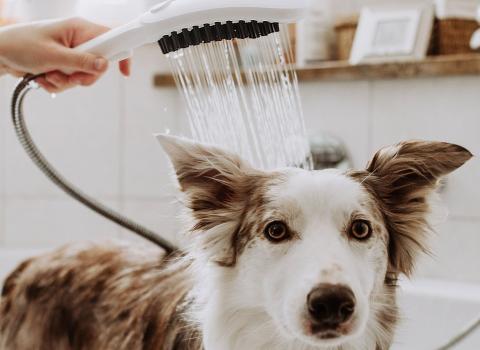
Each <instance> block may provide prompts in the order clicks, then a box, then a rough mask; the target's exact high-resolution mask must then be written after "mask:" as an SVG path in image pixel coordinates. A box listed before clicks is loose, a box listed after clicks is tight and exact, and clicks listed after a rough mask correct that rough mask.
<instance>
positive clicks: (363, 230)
mask: <svg viewBox="0 0 480 350" xmlns="http://www.w3.org/2000/svg"><path fill="white" fill-rule="evenodd" d="M371 235H372V228H371V226H370V223H369V222H368V221H365V220H355V221H354V222H353V223H352V226H351V227H350V236H352V237H353V238H355V239H358V240H360V241H364V240H367V239H369V238H370V236H371Z"/></svg>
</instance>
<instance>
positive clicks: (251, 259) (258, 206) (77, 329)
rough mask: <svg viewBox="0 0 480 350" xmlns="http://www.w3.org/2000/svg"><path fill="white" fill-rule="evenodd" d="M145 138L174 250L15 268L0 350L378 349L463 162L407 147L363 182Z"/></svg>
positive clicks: (426, 145) (0, 322)
mask: <svg viewBox="0 0 480 350" xmlns="http://www.w3.org/2000/svg"><path fill="white" fill-rule="evenodd" d="M159 140H160V142H161V144H162V145H163V147H164V149H165V151H166V152H167V154H168V155H169V157H170V158H171V161H172V163H173V166H174V169H175V172H176V175H177V178H178V183H179V185H180V189H181V192H182V198H183V202H184V205H185V211H186V218H187V225H188V237H189V242H190V244H189V247H188V248H186V249H185V250H184V251H183V252H178V253H174V254H172V255H170V256H165V255H164V254H162V253H161V252H160V251H158V250H156V249H151V248H147V249H140V248H134V247H131V246H127V245H108V244H104V245H88V246H70V247H65V248H63V249H60V250H58V251H56V252H54V253H51V254H49V255H46V256H41V257H37V258H33V259H30V260H28V261H25V262H24V263H22V264H21V265H20V266H19V267H18V268H17V269H16V270H15V271H14V272H13V273H12V274H11V275H10V277H8V279H7V280H6V281H5V283H4V286H3V291H2V296H1V300H0V349H2V350H119V349H125V350H142V349H143V350H147V349H151V350H153V349H155V350H173V349H175V350H187V349H188V350H202V349H204V350H246V349H252V350H257V349H268V350H272V349H276V350H287V349H292V350H293V349H295V350H310V349H312V350H313V349H330V350H333V349H335V350H354V349H357V350H384V349H388V348H389V347H390V345H391V343H392V339H393V335H394V330H395V325H396V323H397V319H398V310H397V306H396V296H395V295H396V281H397V277H398V276H399V275H400V274H404V275H406V276H409V275H411V273H412V271H413V269H414V265H415V261H416V258H417V256H418V254H419V253H420V252H425V251H427V238H428V235H429V232H430V224H429V217H430V212H431V210H430V209H431V206H430V197H431V195H432V194H433V193H434V190H435V187H436V186H437V184H438V182H439V180H440V178H441V177H443V176H445V175H447V174H449V173H450V172H452V171H454V170H455V169H457V168H459V167H460V166H462V165H463V164H464V163H465V162H466V161H467V160H469V159H470V158H471V157H472V154H471V153H470V152H469V151H467V150H466V149H465V148H463V147H460V146H457V145H453V144H449V143H442V142H423V141H410V142H404V143H400V144H397V145H395V146H392V147H387V148H385V149H382V150H380V151H379V152H378V153H377V154H376V155H375V156H374V157H373V159H372V160H371V162H370V163H369V164H368V166H367V168H366V169H365V170H360V171H349V172H346V173H342V172H339V171H336V170H325V171H306V170H301V169H291V168H286V169H280V170H276V171H261V170H257V169H254V168H252V167H251V166H250V165H249V164H247V163H246V162H245V161H243V160H241V159H240V158H239V157H237V156H235V155H233V154H230V153H228V152H225V151H222V150H220V149H218V148H215V147H210V146H206V145H201V144H196V143H192V142H190V141H187V140H185V139H180V138H176V137H171V136H159Z"/></svg>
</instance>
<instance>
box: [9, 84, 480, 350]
mask: <svg viewBox="0 0 480 350" xmlns="http://www.w3.org/2000/svg"><path fill="white" fill-rule="evenodd" d="M40 76H42V75H27V76H25V77H24V78H23V79H22V80H21V81H20V83H19V84H18V85H17V87H16V88H15V91H14V93H13V98H12V119H13V125H14V127H15V132H16V134H17V137H18V139H19V141H20V143H21V144H22V146H23V148H24V149H25V151H26V152H27V154H28V156H29V157H30V158H31V159H32V161H33V162H34V163H35V164H36V165H37V166H38V167H39V168H40V170H41V171H42V172H43V173H44V174H45V175H46V176H47V177H48V178H49V179H50V180H51V181H52V182H53V183H54V184H56V185H57V186H58V187H60V188H61V189H62V190H63V191H64V192H66V193H67V194H68V195H70V196H71V197H73V198H74V199H76V200H77V201H79V202H80V203H82V204H84V205H85V206H87V207H88V208H90V209H91V210H93V211H94V212H96V213H98V214H100V215H101V216H103V217H105V218H106V219H108V220H111V221H113V222H115V223H117V224H118V225H120V226H122V227H124V228H126V229H127V230H129V231H131V232H133V233H135V234H137V235H139V236H141V237H143V238H144V239H146V240H148V241H150V242H151V243H153V244H155V245H157V246H159V247H161V248H163V249H164V250H165V251H166V252H167V254H170V253H173V252H175V251H177V250H178V249H177V247H175V246H174V245H172V244H171V243H170V242H168V241H167V240H165V239H163V238H162V237H160V236H159V235H157V234H156V233H155V232H153V231H151V230H149V229H147V228H145V227H143V226H142V225H139V224H137V223H136V222H133V221H132V220H130V219H128V218H127V217H125V216H123V215H121V214H119V213H117V212H115V211H114V210H112V209H110V208H108V207H106V206H104V205H103V204H101V203H100V202H98V201H96V200H95V199H94V198H92V197H90V196H88V195H87V194H85V193H83V192H82V191H80V190H79V189H77V188H76V187H75V186H73V185H72V184H70V183H69V182H68V181H67V180H66V179H65V178H64V177H63V176H62V175H60V173H59V172H58V171H56V170H55V169H54V168H53V166H52V165H51V164H50V163H49V162H48V161H47V159H46V158H45V157H44V156H43V154H42V153H41V152H40V150H39V149H38V147H37V146H36V145H35V143H34V141H33V139H32V137H31V136H30V132H29V131H28V128H27V125H26V123H25V118H24V115H23V101H24V99H25V96H26V95H27V93H28V92H29V91H30V90H31V89H32V88H33V87H32V84H31V83H32V82H33V81H34V80H35V79H37V78H39V77H40ZM478 328H480V317H479V318H478V319H476V320H474V321H473V322H472V323H471V324H469V325H468V326H467V327H466V328H465V329H464V330H462V331H461V332H459V333H458V334H457V335H455V336H454V337H452V339H451V340H450V341H448V342H447V343H446V344H445V345H443V346H441V347H440V348H437V349H436V350H449V349H453V347H454V346H456V345H458V344H459V343H460V342H462V341H463V340H465V339H466V338H468V337H469V336H471V335H472V334H473V333H474V332H475V331H476V330H477V329H478Z"/></svg>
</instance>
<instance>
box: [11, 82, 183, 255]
mask: <svg viewBox="0 0 480 350" xmlns="http://www.w3.org/2000/svg"><path fill="white" fill-rule="evenodd" d="M41 76H42V75H27V76H25V77H24V78H23V79H22V80H21V81H20V83H19V84H18V85H17V87H16V88H15V91H14V93H13V97H12V106H11V107H12V109H11V112H12V120H13V125H14V127H15V132H16V134H17V137H18V139H19V141H20V143H21V144H22V146H23V148H24V149H25V151H26V152H27V154H28V156H29V157H30V159H31V160H32V161H33V162H34V163H35V164H36V165H37V166H38V168H39V169H40V170H41V171H42V172H43V173H44V174H45V175H46V176H47V177H48V178H49V179H50V180H51V181H52V182H53V183H55V184H56V185H57V186H58V187H60V188H61V189H62V190H63V191H64V192H66V193H67V194H68V195H70V196H71V197H73V198H74V199H76V200H77V201H79V202H80V203H82V204H84V205H85V206H87V207H88V208H90V209H91V210H93V211H95V212H96V213H98V214H100V215H101V216H103V217H105V218H107V219H108V220H111V221H113V222H115V223H117V224H118V225H120V226H122V227H124V228H126V229H127V230H129V231H132V232H134V233H136V234H137V235H139V236H141V237H143V238H144V239H146V240H148V241H150V242H152V243H154V244H156V245H157V246H159V247H161V248H163V249H165V251H166V252H167V253H168V254H170V253H172V252H174V251H176V250H177V248H176V247H175V246H174V245H172V244H171V243H170V242H168V241H167V240H165V239H163V238H162V237H160V236H159V235H157V234H156V233H155V232H153V231H151V230H149V229H147V228H145V227H143V226H142V225H139V224H137V223H136V222H134V221H132V220H130V219H128V218H126V217H125V216H123V215H121V214H119V213H117V212H115V211H114V210H112V209H110V208H108V207H106V206H105V205H103V204H101V203H99V202H98V201H96V200H95V199H94V198H92V197H90V196H88V195H86V194H85V193H83V192H82V191H80V190H79V189H78V188H76V187H75V186H73V185H72V184H70V183H69V182H68V181H67V180H66V179H65V178H64V177H63V176H62V175H60V173H59V172H58V171H57V170H55V169H54V168H53V166H52V165H51V164H50V163H49V162H48V161H47V159H46V158H45V157H44V156H43V154H42V153H41V152H40V150H39V149H38V148H37V146H36V145H35V143H34V142H33V139H32V137H31V136H30V133H29V131H28V128H27V125H26V124H25V118H24V116H23V101H24V99H25V96H26V95H27V93H28V92H29V91H30V90H31V89H32V86H31V82H32V81H34V80H35V79H37V78H39V77H41Z"/></svg>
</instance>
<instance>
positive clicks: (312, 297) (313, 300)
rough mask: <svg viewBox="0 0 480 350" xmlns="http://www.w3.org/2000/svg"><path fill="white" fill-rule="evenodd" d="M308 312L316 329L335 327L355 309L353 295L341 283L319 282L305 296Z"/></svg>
mask: <svg viewBox="0 0 480 350" xmlns="http://www.w3.org/2000/svg"><path fill="white" fill-rule="evenodd" d="M307 306H308V313H309V314H310V318H311V320H312V321H313V323H314V324H315V326H316V329H318V331H325V330H331V329H335V328H337V327H338V326H339V325H341V324H343V323H346V322H348V321H349V320H350V319H351V318H352V315H353V313H354V311H355V296H354V294H353V292H352V290H351V289H350V288H348V287H346V286H343V285H335V284H320V285H319V286H317V287H316V288H315V289H313V290H312V291H311V292H310V294H308V297H307Z"/></svg>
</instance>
